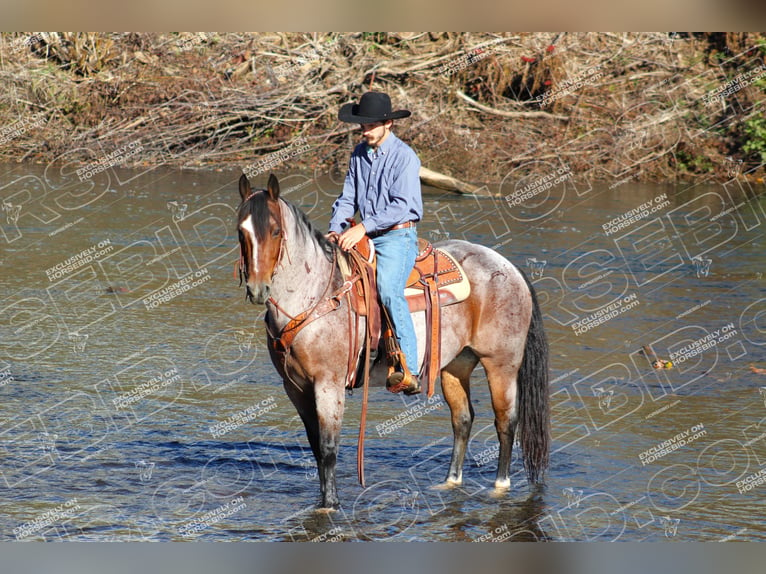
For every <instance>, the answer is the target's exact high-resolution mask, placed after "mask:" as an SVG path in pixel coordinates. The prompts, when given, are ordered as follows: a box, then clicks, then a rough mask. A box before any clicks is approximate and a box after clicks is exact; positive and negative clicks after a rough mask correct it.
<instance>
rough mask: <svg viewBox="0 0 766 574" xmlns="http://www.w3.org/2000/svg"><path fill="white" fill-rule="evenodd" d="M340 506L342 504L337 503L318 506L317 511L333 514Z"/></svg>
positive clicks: (318, 512)
mask: <svg viewBox="0 0 766 574" xmlns="http://www.w3.org/2000/svg"><path fill="white" fill-rule="evenodd" d="M339 508H340V505H338V504H336V505H335V506H317V507H316V509H315V511H316V513H317V514H331V513H333V512H337V511H338V509H339Z"/></svg>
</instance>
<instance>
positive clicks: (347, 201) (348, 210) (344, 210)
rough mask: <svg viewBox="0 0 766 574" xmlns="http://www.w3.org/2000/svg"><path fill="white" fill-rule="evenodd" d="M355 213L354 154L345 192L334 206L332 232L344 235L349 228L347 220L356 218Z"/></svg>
mask: <svg viewBox="0 0 766 574" xmlns="http://www.w3.org/2000/svg"><path fill="white" fill-rule="evenodd" d="M354 213H356V159H355V157H354V154H352V155H351V159H350V160H349V162H348V171H347V172H346V179H345V180H344V182H343V191H342V192H341V194H340V196H338V199H336V200H335V203H333V204H332V216H331V217H330V231H335V232H336V233H342V232H343V231H344V230H345V229H346V228H347V227H348V222H347V221H346V220H347V219H348V218H349V217H354Z"/></svg>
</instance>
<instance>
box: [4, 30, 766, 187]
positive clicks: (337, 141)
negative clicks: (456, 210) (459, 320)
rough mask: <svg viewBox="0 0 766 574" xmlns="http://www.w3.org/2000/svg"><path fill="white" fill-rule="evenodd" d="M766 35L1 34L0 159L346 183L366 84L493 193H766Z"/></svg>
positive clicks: (445, 161) (424, 152) (410, 128)
mask: <svg viewBox="0 0 766 574" xmlns="http://www.w3.org/2000/svg"><path fill="white" fill-rule="evenodd" d="M765 38H766V35H764V34H760V33H759V34H756V33H730V34H725V33H714V34H713V33H711V34H666V33H656V34H610V33H593V34H583V33H563V34H551V33H535V34H511V33H503V34H476V33H419V34H415V33H409V34H403V33H399V34H396V33H352V34H315V35H312V34H303V33H289V34H287V33H286V34H282V33H275V34H263V33H259V34H242V33H233V34H228V33H227V34H214V33H169V34H154V33H147V34H143V33H142V34H138V33H120V34H101V33H99V34H96V33H72V34H67V33H37V34H26V35H24V34H3V35H2V36H0V78H2V81H3V84H4V86H5V89H4V90H3V95H2V96H1V97H0V122H1V123H2V126H3V128H2V130H1V131H0V161H33V162H40V163H49V162H54V161H57V162H61V163H71V164H74V165H76V166H77V167H76V168H73V169H85V170H89V172H94V171H96V170H98V169H100V168H106V167H108V166H112V165H125V166H136V165H146V164H151V165H157V164H166V165H172V166H179V167H200V166H211V167H222V166H236V167H238V168H239V169H242V170H243V171H246V172H247V171H249V172H250V173H251V174H255V175H258V174H260V173H265V172H266V171H269V170H275V171H279V170H280V168H285V169H287V168H289V169H291V170H295V169H300V170H321V171H323V172H325V173H330V172H341V173H342V172H343V171H344V169H345V164H346V162H347V158H348V153H349V150H350V149H351V146H352V145H353V142H354V141H355V140H356V133H355V132H356V129H355V127H354V126H348V125H347V124H341V123H340V122H339V121H338V120H337V110H338V108H339V107H340V105H341V104H342V103H344V102H347V101H351V100H356V99H357V98H358V95H359V94H361V93H362V92H363V91H364V90H366V89H368V88H369V87H370V86H371V87H372V88H373V89H378V90H383V91H387V92H389V93H390V94H391V95H392V99H393V100H394V104H395V105H396V106H398V107H404V108H408V109H410V110H412V112H413V115H412V117H411V118H409V119H407V120H402V121H399V122H397V125H396V130H397V133H398V134H399V135H400V136H401V137H402V138H403V139H405V140H406V141H408V142H410V143H411V144H412V145H413V147H415V149H416V150H417V151H418V153H419V154H420V157H421V159H422V162H423V165H424V166H427V167H429V168H431V169H433V170H436V171H438V172H442V173H445V174H448V175H450V176H453V177H456V178H459V179H461V180H464V181H469V182H474V183H489V184H497V183H500V182H503V181H506V180H508V181H510V180H513V179H518V178H521V177H525V176H528V175H530V174H539V175H540V176H541V177H543V178H544V177H561V174H564V175H567V177H569V176H570V175H569V174H571V177H577V178H585V179H589V180H591V181H610V182H614V183H616V182H625V181H662V182H665V181H684V180H688V181H725V180H728V179H731V178H732V177H733V176H734V175H738V176H739V177H747V178H750V179H753V180H758V179H759V178H762V177H763V163H764V160H766V120H763V115H764V114H763V108H764V89H765V88H766V66H765V65H764V60H763V58H764V53H765V52H766V48H764V43H765V42H766V40H765Z"/></svg>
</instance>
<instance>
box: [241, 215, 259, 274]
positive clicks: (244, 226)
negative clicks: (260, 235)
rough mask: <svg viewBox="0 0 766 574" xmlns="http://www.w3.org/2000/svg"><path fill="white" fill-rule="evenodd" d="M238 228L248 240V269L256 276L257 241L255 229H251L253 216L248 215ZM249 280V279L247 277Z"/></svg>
mask: <svg viewBox="0 0 766 574" xmlns="http://www.w3.org/2000/svg"><path fill="white" fill-rule="evenodd" d="M239 228H240V229H241V230H242V233H245V234H246V235H247V237H248V239H249V240H250V249H251V253H250V261H249V265H248V267H249V269H250V270H251V272H252V273H254V274H257V273H258V241H256V239H255V228H254V227H253V216H252V215H248V216H247V217H246V218H245V220H244V221H243V222H242V223H240V224H239ZM248 279H249V277H248Z"/></svg>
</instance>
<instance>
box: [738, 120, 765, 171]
mask: <svg viewBox="0 0 766 574" xmlns="http://www.w3.org/2000/svg"><path fill="white" fill-rule="evenodd" d="M743 128H744V131H745V143H744V145H743V146H742V149H743V150H744V151H745V152H746V153H748V154H752V155H754V156H755V157H756V158H758V159H759V160H760V161H761V162H763V163H766V118H764V117H763V116H761V115H757V116H753V117H751V118H748V119H746V120H745V121H744V123H743Z"/></svg>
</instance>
